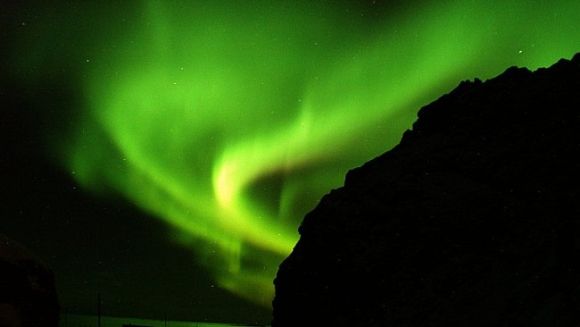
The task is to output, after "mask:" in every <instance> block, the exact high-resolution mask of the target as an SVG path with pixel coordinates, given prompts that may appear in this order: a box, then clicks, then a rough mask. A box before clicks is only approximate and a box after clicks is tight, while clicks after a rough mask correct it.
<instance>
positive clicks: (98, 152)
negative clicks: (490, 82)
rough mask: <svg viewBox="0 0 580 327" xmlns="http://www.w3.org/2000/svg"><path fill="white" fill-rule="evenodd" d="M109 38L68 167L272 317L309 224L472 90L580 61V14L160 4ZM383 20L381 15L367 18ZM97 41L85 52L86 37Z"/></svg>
mask: <svg viewBox="0 0 580 327" xmlns="http://www.w3.org/2000/svg"><path fill="white" fill-rule="evenodd" d="M141 9H142V12H141V13H140V14H142V19H140V20H137V22H136V23H135V24H134V25H132V26H131V27H130V28H126V30H124V31H120V32H119V31H115V33H112V34H111V35H102V36H101V37H100V38H98V39H97V40H95V43H96V45H95V47H94V49H93V52H92V53H93V54H94V55H93V59H92V60H91V63H90V65H87V66H86V68H85V70H84V71H83V76H85V78H84V82H85V85H84V90H85V100H86V104H87V105H86V110H85V111H84V112H83V114H82V115H81V116H80V119H79V123H78V128H77V129H75V130H74V131H73V132H72V137H71V138H70V141H69V142H68V143H66V146H65V147H66V149H67V150H66V155H65V160H64V162H65V164H66V166H67V169H70V170H72V171H74V174H75V178H76V179H77V180H78V181H79V183H81V184H82V185H83V186H85V187H86V188H89V189H92V190H99V189H100V190H111V189H112V190H114V191H116V192H119V193H120V194H121V195H122V196H124V197H126V198H127V199H128V200H130V201H132V202H134V203H136V204H137V205H139V206H140V207H141V208H143V209H144V210H146V211H148V212H150V213H152V214H153V215H155V216H157V217H159V218H160V219H163V220H164V221H166V222H167V223H168V224H170V225H172V226H174V227H175V231H176V232H175V235H174V237H175V239H178V240H179V241H180V242H183V244H185V245H187V246H191V248H192V249H193V250H195V251H196V253H197V254H198V255H201V256H203V258H204V259H205V261H206V264H207V267H208V269H209V270H210V271H211V272H213V274H214V276H215V278H216V280H218V281H219V283H220V285H221V286H222V287H225V288H227V289H229V290H231V291H232V292H235V293H237V294H239V295H241V296H244V297H247V298H249V299H251V300H253V301H255V302H258V303H263V304H264V305H267V306H269V305H270V300H271V297H272V290H273V289H272V279H273V277H274V275H275V272H276V269H277V266H278V264H279V263H280V261H281V260H282V259H283V258H284V256H286V255H287V254H288V253H289V252H290V251H291V249H292V247H293V245H294V244H295V242H296V240H297V237H298V235H297V232H296V229H297V226H298V224H299V222H300V219H301V218H302V217H303V215H304V213H305V212H307V211H308V210H310V209H311V208H312V207H313V206H314V205H315V203H316V201H317V199H319V198H320V197H321V196H322V194H324V193H326V192H327V191H328V190H329V189H331V188H333V187H338V186H340V184H341V182H342V178H343V176H344V174H345V173H346V171H347V170H348V169H349V168H352V167H354V166H356V165H359V164H361V163H363V162H365V161H367V160H369V159H370V158H372V157H373V156H376V155H378V154H380V153H381V152H383V151H385V150H386V149H388V148H389V147H390V146H393V145H394V144H396V143H397V141H398V140H399V136H400V135H401V134H402V132H403V131H404V130H405V129H406V128H408V127H409V126H410V124H411V123H412V121H413V120H414V118H415V112H416V110H417V109H418V108H419V107H420V105H422V104H425V103H427V102H429V101H431V100H433V99H434V97H435V96H437V95H439V94H441V93H443V92H445V91H448V90H450V89H451V88H452V87H453V86H455V85H456V84H457V83H458V82H459V81H460V80H462V79H466V78H473V77H476V76H477V77H483V78H487V77H491V76H493V75H495V74H498V73H499V72H501V71H502V70H503V69H505V68H506V67H508V66H510V65H520V66H528V67H530V68H536V67H540V66H545V65H547V64H550V63H552V62H554V61H555V60H557V59H558V58H560V57H570V56H571V55H572V54H573V53H574V52H575V51H578V50H580V32H579V31H578V22H579V21H580V2H578V1H553V2H551V3H550V4H549V5H548V4H546V3H543V4H542V3H539V2H538V3H535V2H532V1H524V0H519V1H499V0H497V1H437V2H433V3H429V2H425V3H424V4H423V5H421V6H419V7H415V8H413V9H412V10H411V9H409V8H407V9H399V10H398V11H397V12H396V13H393V14H389V13H385V14H384V15H382V16H379V17H374V18H373V17H371V18H369V17H366V16H365V15H361V14H360V13H361V12H362V11H361V7H358V6H357V5H353V4H348V3H347V2H344V3H342V4H341V5H336V4H335V5H329V4H325V3H324V2H321V3H317V2H308V1H297V2H292V4H283V3H282V2H275V1H274V2H271V1H250V2H244V3H243V4H242V3H238V2H235V1H231V2H226V1H172V2H169V1H168V2H163V1H155V0H150V1H145V3H144V5H143V7H142V8H141ZM365 12H366V13H367V14H368V11H365ZM79 37H82V36H79Z"/></svg>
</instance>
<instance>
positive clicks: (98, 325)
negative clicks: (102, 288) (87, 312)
mask: <svg viewBox="0 0 580 327" xmlns="http://www.w3.org/2000/svg"><path fill="white" fill-rule="evenodd" d="M97 327H101V293H100V292H99V293H97Z"/></svg>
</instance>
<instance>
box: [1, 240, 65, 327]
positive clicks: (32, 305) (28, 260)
mask: <svg viewBox="0 0 580 327" xmlns="http://www.w3.org/2000/svg"><path fill="white" fill-rule="evenodd" d="M59 313H60V308H59V304H58V299H57V294H56V288H55V282H54V275H53V273H52V271H51V270H50V269H49V268H47V266H46V265H45V264H44V263H43V262H42V261H41V260H40V259H38V258H37V257H36V256H35V255H33V254H31V253H30V252H29V251H28V250H26V249H25V248H24V247H22V246H21V245H20V244H18V243H16V242H14V241H12V240H10V239H8V238H7V237H5V236H4V235H2V234H0V326H8V327H11V326H20V327H57V326H58V325H59Z"/></svg>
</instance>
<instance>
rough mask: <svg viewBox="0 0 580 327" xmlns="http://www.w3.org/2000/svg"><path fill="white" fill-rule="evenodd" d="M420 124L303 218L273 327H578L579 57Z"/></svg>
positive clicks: (442, 103)
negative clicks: (299, 236)
mask: <svg viewBox="0 0 580 327" xmlns="http://www.w3.org/2000/svg"><path fill="white" fill-rule="evenodd" d="M418 116H419V118H418V120H417V121H416V122H415V124H414V125H413V128H412V130H409V131H407V132H406V133H405V134H404V135H403V137H402V140H401V142H400V144H399V145H398V146H396V147H395V148H394V149H392V150H390V151H388V152H387V153H385V154H383V155H381V156H379V157H378V158H375V159H373V160H371V161H370V162H368V163H366V164H365V165H363V166H362V167H360V168H357V169H354V170H352V171H350V172H349V173H348V175H347V176H346V180H345V185H344V187H342V188H340V189H337V190H333V191H332V192H330V194H328V195H326V196H325V197H324V198H323V199H322V200H321V201H320V203H319V205H318V206H317V207H316V208H315V209H314V210H313V211H312V212H310V213H309V214H307V215H306V217H305V218H304V221H303V223H302V225H301V226H300V234H301V238H300V241H299V242H298V244H297V245H296V247H295V249H294V251H293V252H292V254H291V255H290V256H289V257H288V258H287V259H286V260H285V261H284V262H283V263H282V265H281V266H280V269H279V272H278V275H277V278H276V280H275V285H276V297H275V299H274V303H273V307H274V320H273V323H272V325H273V326H275V327H285V326H292V327H296V326H392V327H403V326H411V327H412V326H417V327H419V326H421V327H427V326H441V327H443V326H445V327H453V326H458V327H459V326H461V327H465V326H470V327H478V326H481V327H483V326H485V327H489V326H495V327H501V326H505V327H508V326H509V327H517V326H522V327H523V326H526V327H535V326H538V327H539V326H550V327H558V326H570V327H571V326H580V310H578V308H580V159H579V158H580V156H579V154H580V54H577V55H576V56H575V57H574V58H573V59H572V60H560V61H559V62H558V63H556V64H554V65H553V66H552V67H550V68H546V69H539V70H537V71H534V72H531V71H529V70H527V69H524V68H515V67H512V68H509V69H507V70H506V71H505V72H504V73H503V74H501V75H499V76H498V77H496V78H493V79H491V80H488V81H485V82H481V81H479V80H475V81H469V82H462V83H461V84H460V85H459V86H458V87H457V88H456V89H455V90H453V91H452V92H451V93H449V94H447V95H444V96H442V97H441V98H440V99H438V100H436V101H435V102H433V103H431V104H429V105H427V106H425V107H424V108H422V109H421V110H420V112H419V114H418Z"/></svg>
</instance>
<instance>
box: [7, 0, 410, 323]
mask: <svg viewBox="0 0 580 327" xmlns="http://www.w3.org/2000/svg"><path fill="white" fill-rule="evenodd" d="M79 3H80V2H74V1H67V2H66V3H65V2H64V1H62V2H59V5H58V6H47V5H44V6H42V7H41V6H39V5H38V3H35V2H33V1H3V2H2V3H1V4H0V44H1V45H0V149H1V151H2V155H1V157H0V176H2V177H1V178H2V179H1V181H2V187H1V188H0V190H1V191H0V192H1V198H2V202H1V205H0V217H2V218H1V219H2V220H1V221H2V223H1V224H0V232H1V233H4V234H6V235H7V236H8V237H9V238H11V239H14V240H16V241H18V242H20V243H22V244H23V245H25V246H26V247H27V248H28V249H29V250H31V251H32V252H33V253H35V254H36V255H38V256H39V257H40V258H42V259H43V260H44V261H45V262H46V263H47V264H48V266H49V267H51V268H52V269H53V270H54V272H55V274H56V280H57V289H58V292H59V297H60V301H61V305H62V307H63V310H64V311H66V312H72V313H89V314H90V313H95V310H96V302H97V294H98V293H100V294H101V297H102V301H103V304H102V308H103V313H104V314H107V315H118V316H133V317H148V318H162V317H164V316H165V315H167V317H168V318H169V319H180V320H181V319H183V320H198V321H225V322H228V321H232V322H233V321H237V322H244V323H252V322H256V323H267V322H268V321H269V319H270V310H268V309H265V308H262V307H259V306H256V305H254V304H251V303H249V302H246V301H244V300H242V299H240V298H238V297H236V296H234V295H232V294H230V293H229V292H227V291H224V290H222V289H220V288H218V287H216V284H215V282H214V281H213V280H212V277H211V276H210V275H209V273H208V272H207V271H206V270H205V269H204V268H203V267H201V266H200V265H198V264H196V257H195V254H194V253H192V252H191V251H189V250H186V249H185V248H184V247H182V246H180V245H178V244H175V243H174V242H172V241H170V240H168V239H167V237H166V235H167V232H168V227H167V226H166V225H165V224H164V223H162V222H161V221H159V220H157V219H154V218H152V217H150V216H148V215H147V214H145V213H144V212H143V211H141V210H140V209H139V208H136V207H135V206H133V205H131V204H130V203H127V202H125V201H123V200H121V199H119V198H117V197H115V196H95V195H93V194H90V193H88V192H85V191H84V190H82V189H81V188H80V187H79V186H78V185H77V184H76V182H75V181H74V180H73V179H72V177H71V176H70V174H69V173H68V172H66V171H64V169H62V168H61V167H59V166H58V165H56V164H55V159H56V158H55V157H54V154H53V153H51V152H50V151H48V150H47V149H48V146H47V139H50V135H48V134H49V133H52V132H53V131H54V130H55V129H59V128H67V127H68V126H69V125H70V124H73V120H72V119H71V118H70V117H72V116H73V115H74V108H75V106H76V104H77V103H79V102H80V101H81V100H80V97H81V96H82V95H81V94H80V91H79V87H78V79H79V76H78V71H77V70H76V69H75V66H74V65H73V64H71V65H66V64H64V65H58V68H55V69H49V70H46V69H45V70H43V72H44V75H43V76H41V78H38V79H37V80H36V81H35V82H34V83H27V82H25V81H26V76H25V77H24V78H22V76H19V75H18V74H15V73H14V70H12V69H11V67H10V66H9V65H10V62H11V59H13V58H15V57H19V56H23V55H27V53H25V52H26V51H30V50H29V49H27V48H21V45H22V44H23V43H22V42H21V41H22V40H23V38H30V37H32V39H35V38H37V37H38V35H30V33H31V32H30V30H24V29H23V28H24V27H26V25H34V23H35V22H38V21H43V22H46V21H47V20H48V25H47V26H49V27H50V26H52V25H54V26H57V25H59V24H61V22H59V21H56V19H55V21H54V22H51V21H50V19H51V17H53V16H54V17H58V15H56V14H55V13H56V12H58V11H59V10H61V9H63V8H66V7H69V8H71V7H72V8H74V7H78V8H80V9H76V12H77V13H78V14H79V15H81V17H79V18H78V19H77V20H76V21H78V22H84V23H82V24H86V25H87V26H88V27H87V26H83V27H82V28H87V29H88V30H90V29H91V27H90V24H91V23H92V22H94V21H96V20H98V19H102V18H103V17H102V15H103V12H106V9H103V12H96V13H92V12H85V11H83V10H82V8H84V7H83V6H81V5H79ZM95 3H96V2H95ZM98 3H99V4H102V6H103V7H104V8H109V9H110V8H115V6H116V3H117V2H107V4H106V5H105V4H104V2H98ZM353 3H354V2H353ZM400 3H403V2H402V1H401V2H397V3H395V2H385V1H361V2H359V3H358V5H357V6H352V7H353V8H354V9H353V10H355V11H356V10H360V14H365V15H368V17H369V19H370V20H374V19H380V18H381V17H383V15H384V13H385V12H388V11H389V10H394V8H398V7H399V6H400ZM405 3H408V2H405ZM121 8H124V9H125V10H129V9H131V6H130V5H129V6H127V5H124V6H121ZM74 10H75V9H73V11H74ZM51 15H52V16H51ZM95 16H98V17H96V18H95ZM128 16H131V14H128ZM79 24H81V23H79ZM95 29H96V30H98V27H95ZM32 33H41V31H37V32H32ZM62 37H63V38H65V39H61V40H58V41H57V42H56V43H53V44H48V45H44V46H48V47H53V48H54V51H48V52H47V53H45V54H47V55H48V56H62V58H52V61H55V60H56V61H61V62H65V63H66V61H67V60H70V59H71V58H74V56H75V55H76V54H75V53H74V52H73V53H69V54H63V53H62V52H59V51H58V47H59V46H60V43H59V42H66V43H72V44H73V45H77V46H78V51H79V52H82V48H83V46H84V45H85V43H86V42H90V38H89V41H87V40H83V41H79V40H75V39H66V37H71V35H62ZM83 42H85V43H83ZM35 46H36V45H35V44H32V45H31V48H34V47H35ZM39 46H40V45H39ZM72 48H74V47H72ZM70 61H71V62H72V61H73V60H70ZM35 69H36V70H40V69H38V67H36V68H35V67H30V71H21V72H20V73H22V75H26V74H36V72H35Z"/></svg>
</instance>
